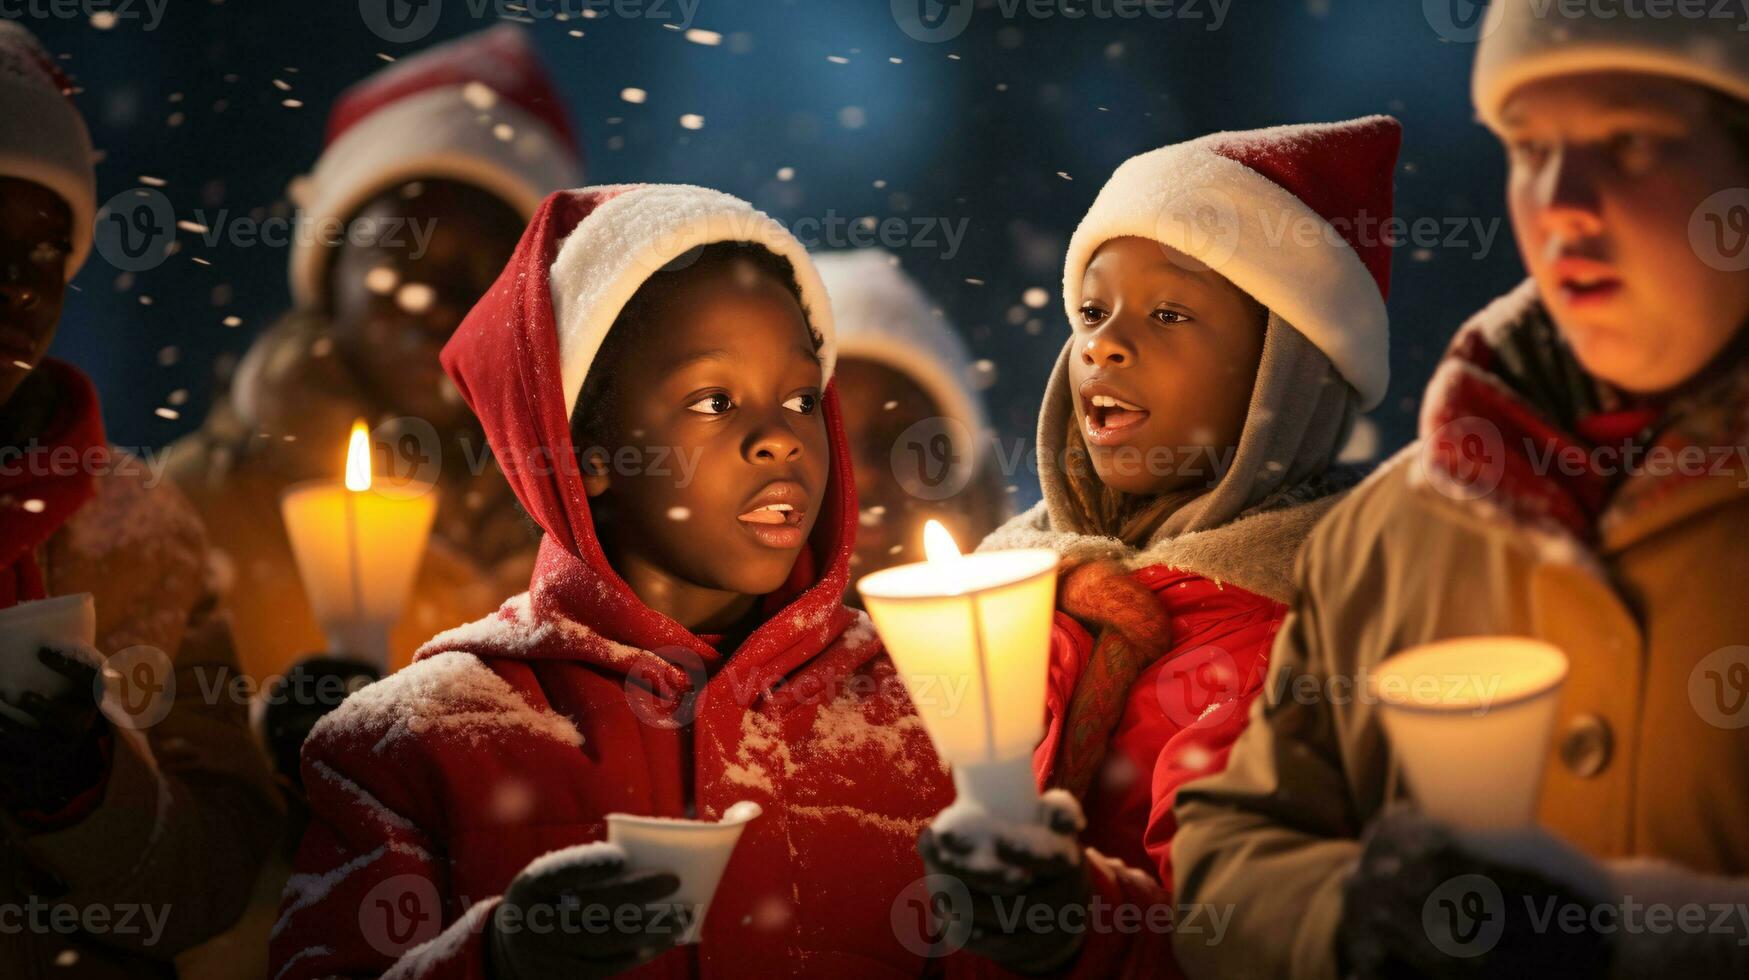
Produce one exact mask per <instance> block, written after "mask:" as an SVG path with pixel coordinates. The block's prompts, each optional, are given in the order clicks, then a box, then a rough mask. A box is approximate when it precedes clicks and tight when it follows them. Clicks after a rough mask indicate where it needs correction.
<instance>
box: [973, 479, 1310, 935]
mask: <svg viewBox="0 0 1749 980" xmlns="http://www.w3.org/2000/svg"><path fill="white" fill-rule="evenodd" d="M1336 499H1338V498H1337V496H1334V495H1332V496H1324V497H1321V498H1318V499H1315V500H1312V501H1311V502H1309V503H1302V504H1298V505H1295V506H1289V507H1283V508H1280V509H1275V510H1266V511H1263V512H1260V513H1257V514H1253V515H1250V516H1246V517H1242V518H1240V519H1238V520H1235V521H1233V522H1231V523H1229V524H1227V525H1224V526H1222V527H1219V528H1215V529H1212V530H1209V531H1202V532H1198V533H1195V534H1187V535H1183V536H1180V537H1179V538H1176V539H1172V540H1169V541H1165V542H1162V543H1159V544H1156V545H1154V546H1153V547H1152V548H1150V549H1148V550H1146V551H1128V552H1120V551H1119V550H1118V549H1117V542H1115V541H1112V540H1111V539H1108V538H1095V537H1090V536H1086V535H1079V534H1074V533H1068V532H1061V531H1057V530H1055V529H1053V528H1052V526H1051V520H1050V516H1049V506H1048V504H1045V503H1041V504H1039V505H1038V506H1037V507H1035V508H1033V510H1031V511H1029V512H1028V513H1026V514H1022V515H1021V516H1019V517H1017V518H1015V519H1014V520H1013V521H1010V522H1009V523H1008V525H1006V526H1005V527H1003V528H1002V529H1001V530H999V531H997V532H996V533H995V534H993V535H991V537H990V538H989V539H988V540H986V541H985V542H984V544H983V545H982V546H981V548H982V549H985V550H987V549H991V548H1012V547H1049V548H1053V549H1055V550H1057V551H1058V552H1059V553H1060V554H1062V555H1063V556H1064V557H1065V558H1066V559H1068V560H1069V561H1070V562H1072V563H1086V562H1101V563H1109V564H1106V565H1105V568H1106V569H1109V571H1107V572H1105V574H1113V573H1121V572H1122V571H1123V570H1125V569H1129V570H1130V571H1129V572H1128V578H1129V580H1130V582H1129V583H1124V582H1111V583H1107V584H1105V585H1101V586H1095V587H1093V588H1089V589H1081V590H1079V594H1080V598H1079V599H1078V601H1077V606H1078V608H1077V609H1076V613H1077V615H1078V616H1080V617H1082V619H1085V620H1087V621H1088V623H1087V624H1085V625H1084V624H1083V622H1082V621H1081V620H1080V619H1077V618H1075V617H1073V616H1070V615H1068V614H1067V613H1065V612H1063V611H1061V610H1059V611H1058V613H1057V617H1056V625H1055V627H1054V628H1053V631H1052V636H1051V666H1050V679H1049V685H1048V687H1047V690H1046V695H1045V698H1046V707H1047V710H1048V715H1047V721H1046V729H1045V737H1044V740H1043V741H1042V742H1040V743H1039V746H1038V748H1037V750H1036V751H1035V752H1034V754H1033V771H1034V773H1035V775H1036V776H1037V778H1038V781H1039V785H1041V786H1045V785H1050V784H1051V782H1052V778H1053V775H1054V774H1055V772H1056V769H1057V767H1058V765H1059V763H1061V762H1062V759H1061V755H1062V752H1063V751H1064V743H1065V731H1064V729H1065V725H1066V722H1067V715H1068V711H1069V705H1070V702H1071V699H1072V697H1073V695H1074V692H1075V687H1076V684H1077V683H1078V682H1079V681H1080V680H1081V679H1082V675H1083V672H1084V671H1085V670H1086V669H1087V665H1088V662H1089V660H1090V659H1091V657H1092V656H1093V651H1094V644H1095V636H1094V634H1093V632H1092V631H1091V630H1097V629H1099V628H1101V627H1105V626H1110V627H1112V628H1119V627H1120V626H1121V624H1123V623H1124V622H1125V621H1130V622H1134V621H1135V620H1136V619H1138V618H1140V617H1155V618H1156V619H1157V620H1158V621H1163V623H1164V626H1165V628H1166V635H1167V636H1169V637H1170V641H1169V644H1168V646H1167V649H1166V651H1165V652H1164V653H1163V654H1162V655H1161V656H1160V657H1159V658H1158V659H1157V660H1155V661H1154V662H1153V663H1152V664H1151V665H1150V666H1148V667H1147V668H1146V669H1144V670H1143V671H1142V673H1141V674H1140V676H1138V677H1137V679H1136V680H1135V681H1134V682H1133V683H1132V684H1131V685H1130V687H1129V690H1128V692H1127V693H1126V694H1125V695H1124V696H1123V697H1124V706H1123V710H1122V713H1121V715H1120V716H1119V719H1118V721H1117V723H1116V725H1115V726H1114V727H1113V729H1112V731H1111V735H1110V738H1109V739H1108V740H1107V743H1106V747H1105V756H1104V761H1103V763H1102V764H1101V768H1100V770H1099V772H1098V775H1097V776H1096V777H1095V778H1094V781H1093V783H1092V785H1091V786H1090V787H1089V788H1088V790H1087V792H1086V793H1085V794H1084V795H1083V798H1082V800H1081V804H1082V808H1083V810H1084V811H1085V813H1086V816H1087V829H1086V830H1085V831H1084V832H1083V834H1082V839H1083V841H1084V842H1085V843H1086V844H1087V845H1088V846H1090V847H1093V848H1095V849H1097V850H1099V851H1100V852H1102V853H1104V854H1106V855H1108V856H1110V857H1112V858H1116V859H1118V860H1121V861H1122V862H1123V863H1124V864H1126V865H1128V866H1129V867H1131V868H1134V869H1140V870H1143V871H1145V872H1146V873H1147V875H1148V876H1149V877H1150V878H1151V879H1152V880H1154V881H1156V882H1164V883H1165V885H1164V886H1163V887H1166V888H1168V889H1169V888H1170V883H1171V881H1172V865H1171V860H1172V858H1171V849H1172V837H1173V835H1174V834H1175V833H1176V831H1177V829H1178V827H1177V824H1176V822H1175V821H1174V820H1173V818H1172V801H1173V798H1174V797H1175V795H1176V794H1177V792H1178V787H1180V786H1182V785H1183V784H1185V783H1187V782H1189V781H1191V780H1193V779H1196V778H1198V777H1200V776H1203V775H1206V774H1208V773H1212V772H1218V771H1220V770H1221V769H1223V768H1225V766H1226V760H1227V753H1228V750H1229V749H1230V748H1231V747H1232V744H1233V742H1234V741H1235V740H1236V739H1237V738H1238V737H1239V734H1240V733H1241V732H1243V731H1244V729H1245V723H1246V717H1247V713H1248V712H1249V710H1250V706H1251V702H1252V701H1253V700H1254V699H1255V698H1256V697H1257V695H1258V694H1259V693H1261V692H1262V689H1263V683H1264V680H1265V677H1266V675H1267V673H1268V670H1269V653H1270V649H1271V647H1272V646H1273V645H1274V642H1275V634H1276V631H1277V630H1278V629H1279V628H1280V626H1281V622H1282V618H1283V616H1285V615H1286V612H1287V607H1286V605H1285V604H1284V603H1283V600H1284V599H1285V598H1287V596H1288V593H1289V591H1290V589H1291V584H1290V581H1291V580H1290V575H1291V569H1292V563H1293V558H1294V553H1295V551H1296V550H1297V548H1298V546H1299V544H1300V543H1301V541H1303V540H1304V538H1305V535H1306V533H1307V532H1308V531H1309V530H1310V529H1311V527H1312V525H1313V524H1314V523H1315V522H1316V521H1317V519H1318V517H1319V516H1321V515H1322V514H1323V513H1324V512H1325V511H1326V510H1328V509H1329V507H1330V506H1331V505H1333V504H1334V503H1335V501H1336ZM1131 583H1133V585H1132V584H1131ZM1134 586H1140V587H1141V589H1137V588H1135V587H1134ZM1143 590H1145V591H1143ZM1146 593H1151V594H1152V596H1153V599H1154V600H1155V601H1156V602H1157V607H1156V608H1152V609H1143V608H1141V607H1140V606H1139V602H1143V601H1146ZM1154 625H1155V627H1156V628H1157V626H1158V623H1156V624H1154ZM1090 626H1091V630H1090ZM1180 914H1181V915H1183V914H1184V913H1183V912H1182V911H1181V913H1180ZM1193 922H1195V920H1194V919H1185V920H1183V924H1184V926H1185V927H1186V928H1188V927H1190V926H1191V924H1192V923H1193ZM1200 927H1201V928H1205V929H1206V928H1210V923H1208V922H1203V923H1201V924H1200Z"/></svg>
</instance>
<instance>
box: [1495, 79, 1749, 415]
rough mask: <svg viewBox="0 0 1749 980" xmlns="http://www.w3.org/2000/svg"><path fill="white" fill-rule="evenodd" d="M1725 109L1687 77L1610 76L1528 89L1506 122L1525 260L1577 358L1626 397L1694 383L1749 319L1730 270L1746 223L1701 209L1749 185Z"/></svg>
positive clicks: (1741, 287) (1739, 281) (1741, 281)
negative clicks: (1699, 210)
mask: <svg viewBox="0 0 1749 980" xmlns="http://www.w3.org/2000/svg"><path fill="white" fill-rule="evenodd" d="M1719 108H1720V103H1719V102H1718V100H1717V99H1716V97H1714V96H1712V95H1710V94H1709V93H1707V92H1706V91H1705V90H1704V89H1701V88H1699V87H1697V86H1694V85H1690V84H1687V83H1684V82H1679V81H1673V80H1668V79H1662V78H1656V77H1652V76H1646V75H1635V74H1628V73H1600V74H1593V75H1583V76H1572V77H1565V78H1558V79H1551V80H1548V81H1542V82H1535V83H1532V84H1529V85H1526V86H1524V87H1523V88H1522V89H1520V90H1518V91H1517V92H1516V93H1514V95H1513V96H1512V98H1511V100H1510V101H1509V102H1508V103H1507V104H1506V107H1505V111H1504V113H1503V116H1504V122H1505V126H1504V130H1505V135H1504V137H1503V139H1504V141H1505V143H1506V149H1507V154H1508V159H1509V163H1510V171H1511V172H1510V177H1509V182H1508V196H1509V202H1510V208H1511V212H1512V226H1513V230H1514V232H1515V233H1516V235H1517V238H1518V250H1519V252H1520V254H1521V255H1522V256H1523V258H1524V264H1525V266H1526V267H1527V268H1528V269H1529V270H1530V274H1531V276H1532V277H1533V278H1534V279H1535V280H1536V284H1537V288H1538V290H1539V292H1540V293H1541V294H1542V297H1543V301H1544V302H1545V303H1546V304H1547V305H1548V308H1549V311H1550V313H1551V314H1552V315H1553V317H1554V320H1555V323H1556V325H1557V326H1558V327H1559V328H1560V330H1561V334H1562V336H1564V337H1565V338H1566V339H1567V341H1568V343H1570V344H1571V345H1572V347H1573V352H1574V354H1575V355H1576V356H1577V357H1578V359H1579V362H1580V363H1581V364H1583V365H1584V366H1585V369H1586V370H1587V371H1589V372H1591V373H1592V374H1594V375H1596V376H1597V377H1599V378H1602V379H1603V380H1605V381H1608V382H1610V383H1612V384H1615V385H1617V386H1619V387H1621V388H1625V389H1627V390H1629V391H1636V392H1656V391H1661V390H1665V389H1669V388H1672V387H1675V386H1676V385H1679V384H1681V383H1682V382H1683V381H1686V380H1687V379H1688V378H1690V377H1692V376H1693V375H1694V374H1695V373H1696V372H1698V371H1699V370H1700V369H1701V368H1703V367H1704V366H1706V364H1707V362H1708V361H1710V360H1711V359H1712V358H1713V356H1714V355H1716V354H1717V353H1718V352H1719V351H1720V350H1721V349H1722V348H1723V347H1724V346H1725V344H1726V342H1727V341H1729V340H1730V339H1731V337H1732V336H1733V335H1734V334H1735V333H1736V331H1737V328H1738V327H1740V326H1741V325H1742V324H1743V322H1744V320H1745V318H1749V273H1746V272H1743V271H1730V270H1729V269H1728V265H1729V264H1730V263H1729V261H1728V260H1729V258H1730V257H1731V256H1733V255H1735V253H1736V252H1737V251H1741V249H1742V248H1743V247H1744V244H1745V241H1746V240H1749V214H1744V213H1743V203H1742V201H1741V200H1739V201H1737V202H1736V207H1735V211H1736V213H1735V214H1732V213H1731V211H1732V209H1731V208H1729V207H1726V208H1723V209H1716V210H1717V211H1718V213H1717V214H1716V215H1715V216H1714V217H1711V218H1709V217H1708V216H1707V215H1706V214H1705V213H1700V214H1697V213H1696V211H1697V208H1698V207H1699V206H1700V205H1701V203H1702V202H1703V201H1705V200H1706V199H1707V198H1708V197H1710V196H1711V195H1713V194H1715V193H1717V192H1719V191H1725V190H1728V189H1730V188H1733V187H1742V186H1744V185H1745V184H1746V183H1749V160H1745V157H1744V155H1743V150H1742V149H1741V147H1739V146H1738V145H1737V144H1736V143H1735V142H1734V141H1733V140H1732V139H1731V136H1730V133H1729V131H1728V130H1727V129H1726V128H1725V127H1724V125H1722V123H1721V121H1720V118H1719ZM1708 221H1712V222H1714V224H1716V225H1717V227H1710V226H1708V224H1707V222H1708ZM1691 234H1698V235H1699V236H1700V237H1699V238H1698V239H1695V238H1691ZM1715 239H1717V240H1716V241H1715ZM1722 266H1725V267H1722ZM1739 270H1740V266H1739Z"/></svg>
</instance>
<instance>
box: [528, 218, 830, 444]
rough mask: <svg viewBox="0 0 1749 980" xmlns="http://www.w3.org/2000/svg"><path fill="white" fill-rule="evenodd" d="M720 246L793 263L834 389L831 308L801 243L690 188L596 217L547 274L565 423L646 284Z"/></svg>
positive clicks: (578, 231) (580, 226)
mask: <svg viewBox="0 0 1749 980" xmlns="http://www.w3.org/2000/svg"><path fill="white" fill-rule="evenodd" d="M610 189H612V188H604V187H586V188H583V189H582V191H583V192H587V191H593V190H610ZM716 242H753V243H755V244H759V245H763V246H765V247H766V248H768V249H770V250H771V251H773V252H775V253H776V254H778V255H780V256H782V257H784V258H786V259H788V260H789V262H790V265H791V266H793V267H794V268H795V273H796V284H797V285H799V286H800V287H801V291H802V304H803V305H804V306H805V307H807V311H808V320H809V322H810V323H811V324H812V325H813V327H814V329H815V330H817V331H819V333H820V336H821V337H823V338H825V344H824V345H823V346H822V348H821V350H820V360H821V365H822V367H823V368H824V370H825V378H826V380H827V381H830V380H831V379H832V370H833V368H834V366H835V365H836V361H837V356H838V354H837V335H836V333H835V331H834V329H833V326H832V322H833V321H832V303H831V300H830V299H828V298H827V295H826V287H825V285H824V284H822V283H821V282H820V274H819V273H818V272H817V271H815V269H814V263H813V261H812V260H810V259H809V258H808V251H807V249H805V248H803V247H802V243H801V242H799V241H797V240H796V238H795V236H794V235H791V234H790V233H789V231H787V230H786V229H785V228H784V227H783V226H782V225H780V224H778V223H777V221H775V220H774V219H772V218H771V217H770V216H769V215H767V214H766V213H765V212H763V211H758V210H755V209H754V207H753V205H751V204H748V203H747V202H746V201H743V200H741V199H740V198H738V197H734V196H732V195H729V194H725V193H723V192H722V191H716V190H711V189H710V188H708V187H694V186H692V185H690V184H647V185H643V186H637V187H633V188H632V189H631V190H628V191H625V192H624V193H621V194H619V195H618V196H616V197H612V198H609V199H608V200H606V201H604V202H602V203H601V204H600V205H599V206H598V207H596V209H595V210H594V211H592V212H590V214H589V216H588V217H587V218H584V219H583V220H582V221H581V222H579V223H578V225H577V228H576V230H574V231H572V232H571V235H570V237H568V238H566V239H565V243H564V245H562V246H560V248H559V254H558V257H557V258H555V259H554V260H553V266H552V268H551V269H550V270H549V281H550V283H551V288H552V291H553V320H554V325H555V326H556V327H557V329H558V333H559V361H560V364H559V377H560V381H561V383H562V384H563V387H564V393H565V413H566V414H567V415H568V414H570V412H571V410H572V409H573V408H575V407H576V405H577V395H578V393H580V392H581V391H582V390H583V379H584V378H585V377H587V376H588V374H589V365H590V364H592V363H594V361H595V354H596V352H598V351H599V350H601V342H602V341H603V340H604V339H606V337H607V331H608V330H609V329H610V328H612V327H613V321H614V320H616V319H618V318H619V313H620V310H622V309H624V308H625V305H626V303H627V302H628V301H629V300H630V299H631V298H632V294H633V293H635V292H637V291H638V287H639V286H641V285H643V284H644V280H646V279H648V278H650V276H652V275H654V274H655V273H656V272H658V271H660V270H661V268H662V267H663V266H665V265H667V264H668V263H669V262H671V261H673V260H674V259H676V258H679V257H680V256H682V255H684V254H686V253H687V252H688V251H690V250H691V249H694V248H697V247H699V246H701V245H710V244H713V243H716Z"/></svg>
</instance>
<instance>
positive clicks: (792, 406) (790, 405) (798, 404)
mask: <svg viewBox="0 0 1749 980" xmlns="http://www.w3.org/2000/svg"><path fill="white" fill-rule="evenodd" d="M783 407H784V408H787V409H789V410H790V411H792V412H795V413H796V414H797V415H812V414H814V411H815V410H816V409H818V408H819V407H820V396H819V395H816V394H813V393H811V392H810V393H809V394H805V395H797V396H795V397H794V398H791V399H790V400H789V401H787V402H784V403H783Z"/></svg>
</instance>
